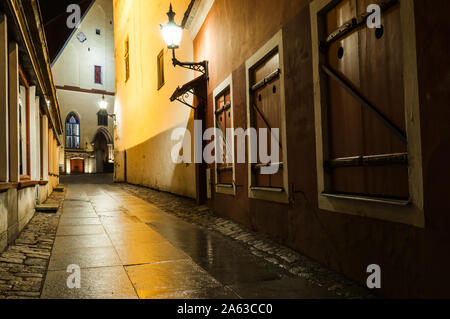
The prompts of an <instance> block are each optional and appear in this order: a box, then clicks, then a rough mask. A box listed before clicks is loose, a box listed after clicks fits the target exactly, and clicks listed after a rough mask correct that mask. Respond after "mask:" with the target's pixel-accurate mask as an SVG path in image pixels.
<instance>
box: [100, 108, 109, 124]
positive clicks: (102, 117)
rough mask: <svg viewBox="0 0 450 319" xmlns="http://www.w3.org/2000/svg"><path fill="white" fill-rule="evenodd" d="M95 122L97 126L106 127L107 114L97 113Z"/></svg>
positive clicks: (105, 112)
mask: <svg viewBox="0 0 450 319" xmlns="http://www.w3.org/2000/svg"><path fill="white" fill-rule="evenodd" d="M97 122H98V126H108V112H107V111H99V112H98V113H97Z"/></svg>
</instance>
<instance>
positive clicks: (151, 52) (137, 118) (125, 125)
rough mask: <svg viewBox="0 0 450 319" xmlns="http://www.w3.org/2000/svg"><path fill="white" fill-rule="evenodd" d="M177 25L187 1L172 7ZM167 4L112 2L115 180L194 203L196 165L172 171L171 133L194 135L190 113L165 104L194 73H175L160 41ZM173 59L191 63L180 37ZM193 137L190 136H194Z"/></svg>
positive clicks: (187, 41)
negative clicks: (161, 56)
mask: <svg viewBox="0 0 450 319" xmlns="http://www.w3.org/2000/svg"><path fill="white" fill-rule="evenodd" d="M172 5H173V9H174V11H175V12H176V13H177V16H176V17H175V20H176V22H177V23H178V24H181V20H182V19H183V13H184V12H185V11H186V9H187V7H188V5H189V1H188V0H174V1H172ZM168 9H169V3H168V1H163V0H158V1H148V0H133V1H125V0H115V1H114V21H115V25H114V32H115V48H116V56H115V58H116V59H115V61H116V103H115V113H116V115H117V117H118V121H117V124H118V125H117V128H116V131H115V134H116V135H115V136H116V141H115V142H116V145H115V147H116V156H115V158H116V180H118V181H122V180H124V179H125V172H124V168H125V154H124V151H126V167H127V169H126V179H127V181H128V182H130V183H133V184H140V185H145V186H149V187H152V188H156V189H160V190H163V191H170V192H172V193H176V194H180V195H184V196H189V197H195V167H194V165H186V164H180V165H176V164H173V163H172V160H171V150H172V147H173V146H174V144H175V142H172V141H171V135H172V131H173V129H174V128H177V127H182V128H189V129H191V131H192V132H193V112H191V109H189V108H188V107H186V106H184V105H183V104H180V103H178V102H175V103H171V102H170V100H169V98H170V96H171V95H172V93H173V92H174V90H175V89H176V87H177V86H181V85H183V84H184V83H186V82H189V81H190V80H192V79H193V77H194V74H193V72H192V71H189V70H186V69H182V68H174V67H173V66H172V52H171V51H169V50H168V49H167V48H166V46H165V44H164V41H163V39H162V36H161V32H160V24H164V23H166V22H167V21H168V17H167V15H166V12H167V11H168ZM127 39H128V43H129V65H130V68H129V70H130V77H129V79H128V80H126V64H125V58H124V57H125V51H126V50H125V46H126V42H127ZM162 50H164V70H165V74H164V77H165V85H164V86H162V87H161V88H160V89H159V90H158V74H157V57H158V55H159V53H160V52H161V51H162ZM177 58H178V59H180V60H182V61H192V60H193V44H192V39H191V35H190V33H189V31H188V30H185V31H184V34H183V40H182V43H181V45H180V49H178V50H177ZM192 135H193V134H192Z"/></svg>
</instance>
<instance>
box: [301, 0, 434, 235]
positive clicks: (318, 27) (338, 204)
mask: <svg viewBox="0 0 450 319" xmlns="http://www.w3.org/2000/svg"><path fill="white" fill-rule="evenodd" d="M340 1H341V0H314V1H313V2H311V4H310V13H311V15H310V16H311V35H312V50H313V57H312V58H313V59H312V60H313V81H314V110H315V112H314V113H315V128H316V155H317V156H316V161H317V182H318V206H319V209H323V210H327V211H331V212H336V213H343V214H349V215H356V216H364V217H369V218H373V219H379V220H384V221H390V222H397V223H402V224H407V225H412V226H416V227H420V228H423V227H425V217H424V206H423V172H422V146H421V139H420V135H421V133H420V103H419V93H418V92H419V90H418V88H419V84H418V71H417V49H416V39H415V36H416V33H415V32H411V30H416V28H415V20H414V3H413V1H412V0H400V17H401V30H402V31H401V32H402V39H403V40H402V46H403V65H404V67H403V72H404V74H403V78H404V97H405V121H406V119H408V120H407V121H406V135H407V138H408V141H409V142H408V157H409V160H408V162H409V164H408V171H409V173H408V175H409V180H408V182H409V191H410V200H409V201H408V202H403V203H402V202H400V201H394V200H383V199H376V198H374V199H372V198H367V197H358V196H346V195H331V194H327V193H326V189H327V187H326V185H327V178H326V173H325V169H324V162H325V159H326V158H325V156H326V153H327V152H326V146H327V140H326V137H327V131H326V127H327V125H326V123H327V122H326V120H325V116H326V115H325V114H326V107H327V105H326V77H324V76H323V74H322V73H321V72H320V67H319V66H320V63H321V61H322V59H323V58H324V57H323V55H321V53H320V50H319V43H320V42H319V39H321V38H323V30H324V26H325V18H324V16H325V14H326V12H328V10H329V9H330V8H332V7H334V6H335V5H336V4H338V3H340Z"/></svg>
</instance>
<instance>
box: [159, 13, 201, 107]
mask: <svg viewBox="0 0 450 319" xmlns="http://www.w3.org/2000/svg"><path fill="white" fill-rule="evenodd" d="M167 15H168V17H169V22H168V23H166V24H164V25H161V32H162V36H163V39H164V42H165V43H166V45H167V47H168V48H169V49H170V50H172V55H173V58H172V63H173V66H174V67H176V66H180V67H183V68H186V69H189V70H194V71H197V72H201V73H202V76H200V77H198V78H197V79H195V80H194V81H191V82H189V83H187V84H185V85H183V86H182V87H178V88H177V89H176V90H175V92H174V94H173V95H172V97H171V98H170V100H171V101H172V102H173V101H175V100H177V101H179V102H181V103H183V104H185V105H187V106H189V107H190V108H192V109H194V110H195V109H196V108H195V107H193V106H192V105H190V104H189V103H188V102H187V101H186V98H187V97H189V95H190V94H192V95H195V96H197V97H198V98H200V99H202V100H204V101H206V98H205V97H203V96H199V95H198V94H196V93H195V87H196V86H197V85H199V83H200V82H203V81H208V79H209V71H208V61H202V62H180V61H178V59H177V58H176V57H175V50H176V49H178V48H179V47H180V43H181V39H182V36H183V27H182V26H180V25H178V24H176V23H175V12H173V10H172V4H170V9H169V12H167Z"/></svg>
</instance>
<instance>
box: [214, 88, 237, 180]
mask: <svg viewBox="0 0 450 319" xmlns="http://www.w3.org/2000/svg"><path fill="white" fill-rule="evenodd" d="M216 120H217V123H216V126H217V128H218V129H219V130H221V131H222V134H223V139H222V143H219V145H222V157H223V158H222V161H223V163H218V164H217V176H218V180H217V183H218V184H225V185H230V184H233V163H227V161H226V160H227V154H228V156H229V157H230V156H233V150H232V141H230V140H228V138H227V135H226V134H227V129H230V128H232V127H233V125H232V122H231V120H232V118H231V94H230V90H229V89H227V90H226V91H225V92H224V93H222V94H221V95H219V96H218V97H217V98H216ZM217 138H219V137H217Z"/></svg>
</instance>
